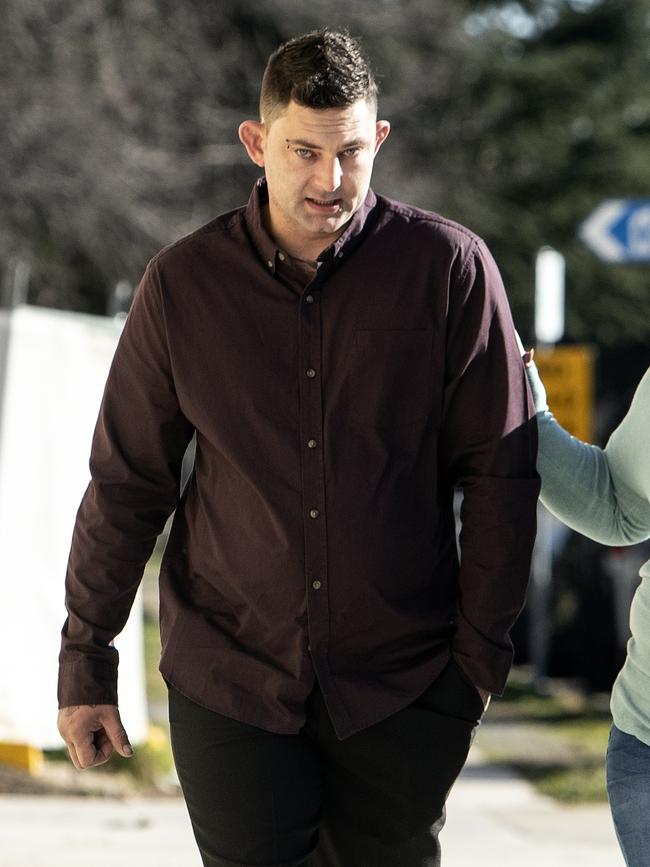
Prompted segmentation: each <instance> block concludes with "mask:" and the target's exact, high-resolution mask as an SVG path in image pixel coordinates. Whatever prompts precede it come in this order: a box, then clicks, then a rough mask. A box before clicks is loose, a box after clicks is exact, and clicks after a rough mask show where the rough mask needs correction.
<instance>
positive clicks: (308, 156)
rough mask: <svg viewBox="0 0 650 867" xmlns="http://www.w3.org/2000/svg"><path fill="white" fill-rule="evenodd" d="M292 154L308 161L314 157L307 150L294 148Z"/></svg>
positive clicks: (311, 152)
mask: <svg viewBox="0 0 650 867" xmlns="http://www.w3.org/2000/svg"><path fill="white" fill-rule="evenodd" d="M294 153H295V154H297V155H298V156H299V157H300V158H301V159H303V160H310V159H311V158H312V157H313V156H314V152H313V151H310V150H309V148H296V149H295V151H294Z"/></svg>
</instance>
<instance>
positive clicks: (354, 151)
mask: <svg viewBox="0 0 650 867" xmlns="http://www.w3.org/2000/svg"><path fill="white" fill-rule="evenodd" d="M360 153H361V148H360V147H358V146H355V147H352V148H346V150H344V151H343V156H345V157H356V156H358V155H359V154H360Z"/></svg>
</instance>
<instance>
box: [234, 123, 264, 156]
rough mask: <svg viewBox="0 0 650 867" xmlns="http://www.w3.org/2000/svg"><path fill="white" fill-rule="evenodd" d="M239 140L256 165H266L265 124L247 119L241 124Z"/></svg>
mask: <svg viewBox="0 0 650 867" xmlns="http://www.w3.org/2000/svg"><path fill="white" fill-rule="evenodd" d="M239 140H240V141H241V143H242V144H243V145H244V147H245V148H246V153H247V154H248V156H249V157H250V158H251V159H252V161H253V162H254V163H255V165H256V166H263V165H264V124H263V123H261V122H260V121H258V120H245V121H244V122H243V123H241V124H240V125H239Z"/></svg>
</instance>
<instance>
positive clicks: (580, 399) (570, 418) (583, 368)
mask: <svg viewBox="0 0 650 867" xmlns="http://www.w3.org/2000/svg"><path fill="white" fill-rule="evenodd" d="M594 358H595V350H594V347H593V346H588V345H586V344H573V345H567V346H556V347H554V348H552V349H543V348H541V347H540V348H539V349H535V362H536V364H537V367H538V368H539V374H540V376H541V377H542V382H543V383H544V385H545V387H546V393H547V395H548V405H549V408H550V410H551V412H552V413H553V415H554V416H555V418H556V419H557V420H558V422H559V423H560V424H561V425H562V427H563V428H565V429H566V430H568V431H569V433H570V434H573V436H575V437H578V439H581V440H584V441H585V442H593V436H594V423H593V417H594Z"/></svg>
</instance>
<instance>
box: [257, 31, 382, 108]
mask: <svg viewBox="0 0 650 867" xmlns="http://www.w3.org/2000/svg"><path fill="white" fill-rule="evenodd" d="M360 99H365V100H367V101H368V102H370V103H371V104H372V105H375V106H376V104H377V82H376V81H375V77H374V75H373V73H372V70H371V68H370V64H369V62H368V60H367V58H366V56H365V55H364V53H363V51H362V50H361V46H360V45H359V43H358V42H357V40H356V39H353V38H352V37H351V36H350V34H349V33H346V32H337V31H334V30H327V29H325V30H314V31H312V32H311V33H306V34H305V35H304V36H297V37H295V38H294V39H290V40H289V41H288V42H285V43H283V44H282V45H281V46H280V47H279V48H278V49H276V51H274V52H273V54H272V55H271V56H270V57H269V60H268V63H267V64H266V69H265V70H264V76H263V78H262V90H261V94H260V117H261V118H262V120H265V121H267V122H268V123H270V122H271V121H272V120H273V118H274V117H275V115H276V114H277V113H278V111H281V110H282V109H284V108H285V107H286V106H287V105H288V104H289V102H291V101H292V100H293V101H294V102H297V103H298V104H299V105H304V106H307V107H308V108H343V107H345V106H348V105H352V104H353V103H355V102H358V101H359V100H360Z"/></svg>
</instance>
